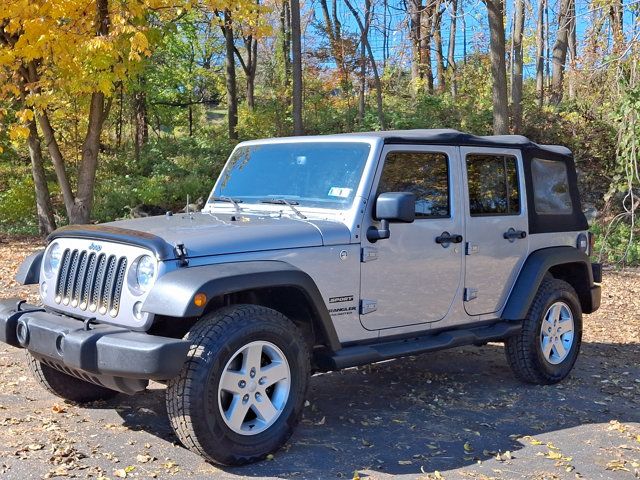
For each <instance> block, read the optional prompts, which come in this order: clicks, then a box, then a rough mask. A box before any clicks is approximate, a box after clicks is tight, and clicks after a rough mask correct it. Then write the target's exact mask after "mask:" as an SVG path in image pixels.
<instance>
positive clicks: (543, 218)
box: [346, 129, 589, 233]
mask: <svg viewBox="0 0 640 480" xmlns="http://www.w3.org/2000/svg"><path fill="white" fill-rule="evenodd" d="M346 135H352V134H346ZM355 135H364V136H372V137H376V138H380V139H382V141H383V142H384V143H385V144H387V145H453V146H466V147H494V148H517V149H519V150H520V151H521V152H522V159H523V166H524V174H525V175H524V176H525V183H526V191H527V195H526V197H527V207H528V208H527V210H528V212H529V233H550V232H570V231H583V230H587V229H588V228H589V225H588V223H587V219H586V217H585V216H584V213H583V212H582V208H581V206H580V194H579V192H578V179H577V175H576V168H575V164H574V162H573V155H572V153H571V150H569V149H568V148H567V147H563V146H561V145H542V144H538V143H535V142H532V141H531V140H529V139H528V138H527V137H524V136H522V135H487V136H479V135H472V134H470V133H464V132H460V131H458V130H453V129H423V130H392V131H386V132H369V133H365V134H355ZM534 158H541V159H545V160H554V161H558V162H562V163H564V164H565V165H566V168H567V177H568V181H569V190H570V195H571V202H572V205H573V211H572V212H571V213H568V214H561V215H549V214H546V215H540V214H537V213H536V209H535V205H534V195H533V191H534V190H533V189H534V188H535V186H534V185H533V179H532V175H531V161H532V160H533V159H534Z"/></svg>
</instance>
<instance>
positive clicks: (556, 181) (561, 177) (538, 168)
mask: <svg viewBox="0 0 640 480" xmlns="http://www.w3.org/2000/svg"><path fill="white" fill-rule="evenodd" d="M531 175H532V177H533V198H534V204H535V208H536V213H537V214H539V215H568V214H571V213H572V212H573V204H572V202H571V193H570V192H569V179H568V176H567V166H566V165H565V163H564V162H560V161H555V160H544V159H542V158H534V159H533V160H532V161H531Z"/></svg>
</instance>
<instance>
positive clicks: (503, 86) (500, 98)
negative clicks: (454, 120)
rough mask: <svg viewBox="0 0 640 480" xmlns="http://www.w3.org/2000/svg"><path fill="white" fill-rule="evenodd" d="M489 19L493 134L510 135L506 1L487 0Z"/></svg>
mask: <svg viewBox="0 0 640 480" xmlns="http://www.w3.org/2000/svg"><path fill="white" fill-rule="evenodd" d="M485 3H486V5H487V12H488V17H489V30H490V50H491V51H490V56H491V75H492V77H493V133H494V134H495V135H506V134H508V133H509V114H508V105H507V67H506V63H505V45H504V43H505V40H504V23H503V16H504V1H503V0H485Z"/></svg>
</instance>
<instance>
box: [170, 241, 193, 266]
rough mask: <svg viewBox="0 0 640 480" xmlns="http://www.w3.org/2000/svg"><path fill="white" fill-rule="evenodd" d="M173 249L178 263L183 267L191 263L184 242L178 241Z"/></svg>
mask: <svg viewBox="0 0 640 480" xmlns="http://www.w3.org/2000/svg"><path fill="white" fill-rule="evenodd" d="M173 251H174V252H175V254H176V259H177V260H178V264H179V265H180V266H181V267H186V266H187V265H189V260H187V247H185V246H184V243H176V245H175V247H173Z"/></svg>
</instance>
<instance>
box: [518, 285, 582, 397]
mask: <svg viewBox="0 0 640 480" xmlns="http://www.w3.org/2000/svg"><path fill="white" fill-rule="evenodd" d="M556 302H563V303H564V304H566V305H567V306H568V307H569V309H570V310H571V314H572V315H573V323H574V338H573V344H572V345H571V348H570V349H569V352H568V353H567V355H566V357H565V358H564V360H562V361H561V362H560V363H557V364H553V363H551V362H549V361H548V360H547V359H546V358H545V356H544V354H543V352H542V346H541V344H540V335H541V328H542V322H543V320H544V316H545V314H546V313H547V310H549V308H550V307H551V306H552V305H553V304H554V303H556ZM581 343H582V309H581V308H580V301H579V300H578V296H577V294H576V292H575V290H574V289H573V287H572V286H571V285H569V284H568V283H567V282H565V281H563V280H557V279H555V278H553V277H551V276H547V277H545V278H544V280H543V281H542V284H541V285H540V288H539V289H538V292H537V293H536V296H535V297H534V299H533V303H532V304H531V307H530V308H529V313H528V314H527V318H525V319H524V321H523V325H522V330H521V332H520V333H518V334H517V335H515V336H513V337H510V338H508V339H507V340H506V342H505V352H506V354H507V360H508V362H509V366H510V367H511V370H512V371H513V373H514V374H515V376H516V377H517V378H518V379H520V380H522V381H524V382H526V383H533V384H538V385H551V384H554V383H558V382H560V381H561V380H563V379H564V378H565V377H566V376H567V375H568V374H569V372H570V371H571V369H572V368H573V365H574V364H575V362H576V359H577V358H578V353H579V352H580V345H581Z"/></svg>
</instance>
